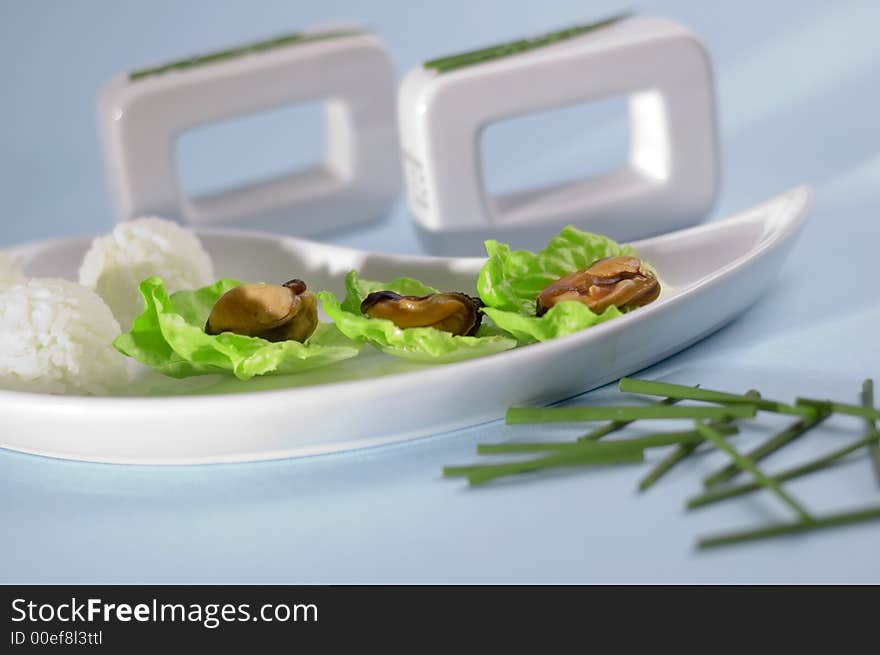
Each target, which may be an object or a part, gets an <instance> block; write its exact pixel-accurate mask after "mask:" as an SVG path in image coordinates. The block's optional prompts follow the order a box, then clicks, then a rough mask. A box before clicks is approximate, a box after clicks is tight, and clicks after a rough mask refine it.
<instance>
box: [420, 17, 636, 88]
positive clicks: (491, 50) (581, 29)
mask: <svg viewBox="0 0 880 655" xmlns="http://www.w3.org/2000/svg"><path fill="white" fill-rule="evenodd" d="M630 16H631V14H629V13H625V14H618V15H615V16H610V17H609V18H605V19H604V20H600V21H597V22H595V23H589V24H587V25H574V26H572V27H568V28H566V29H563V30H558V31H556V32H550V33H548V34H543V35H541V36H537V37H533V38H530V39H517V40H515V41H508V42H507V43H499V44H496V45H491V46H487V47H485V48H479V49H477V50H469V51H467V52H461V53H458V54H455V55H448V56H446V57H439V58H437V59H430V60H428V61H426V62H425V63H424V67H425V68H430V69H433V70H435V71H437V72H438V73H446V72H448V71H452V70H456V69H458V68H463V67H465V66H474V65H476V64H481V63H483V62H487V61H492V60H494V59H500V58H502V57H509V56H510V55H516V54H520V53H522V52H528V51H530V50H535V49H537V48H542V47H544V46H549V45H553V44H554V43H558V42H560V41H565V40H567V39H572V38H575V37H578V36H583V35H584V34H587V33H589V32H594V31H596V30H598V29H601V28H603V27H607V26H608V25H612V24H614V23H616V22H618V21H621V20H623V19H624V18H629V17H630Z"/></svg>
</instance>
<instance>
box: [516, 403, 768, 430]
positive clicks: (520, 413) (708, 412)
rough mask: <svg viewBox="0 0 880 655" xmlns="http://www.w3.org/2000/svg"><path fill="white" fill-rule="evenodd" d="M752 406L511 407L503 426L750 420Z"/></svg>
mask: <svg viewBox="0 0 880 655" xmlns="http://www.w3.org/2000/svg"><path fill="white" fill-rule="evenodd" d="M754 415H755V406H754V405H735V406H730V407H690V406H689V407H671V406H670V407H664V406H661V405H650V406H648V407H511V408H510V409H508V410H507V423H508V424H511V425H513V424H517V423H566V422H577V421H631V420H635V419H666V418H685V419H712V420H719V421H720V420H725V419H729V418H751V417H753V416H754Z"/></svg>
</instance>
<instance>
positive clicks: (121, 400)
mask: <svg viewBox="0 0 880 655" xmlns="http://www.w3.org/2000/svg"><path fill="white" fill-rule="evenodd" d="M808 205H809V192H808V190H807V189H806V188H799V189H794V190H792V191H790V192H788V193H786V194H784V195H782V196H779V197H777V198H774V199H772V200H770V201H768V202H765V203H764V204H762V205H759V206H757V207H755V208H753V209H750V210H748V211H745V212H742V213H740V214H739V215H736V216H733V217H731V218H728V219H726V220H722V221H716V222H712V223H709V224H707V225H703V226H699V227H695V228H690V229H687V230H682V231H679V232H674V233H671V234H666V235H663V236H660V237H656V238H652V239H647V240H644V241H640V242H636V243H634V244H633V246H635V247H636V249H637V250H638V251H639V253H640V254H641V255H642V256H643V257H645V258H646V259H647V260H648V261H650V262H651V263H652V264H653V265H654V266H655V267H656V270H657V271H658V273H659V275H660V277H661V279H662V280H663V282H664V288H665V291H664V293H663V295H662V296H661V297H660V298H659V299H658V300H657V301H655V302H653V303H651V304H650V305H646V306H644V307H641V308H639V309H637V310H635V311H632V312H630V313H627V314H626V315H624V316H622V317H620V318H617V319H615V320H613V321H608V322H606V323H602V324H600V325H597V326H595V327H591V328H587V329H585V330H582V331H581V332H578V333H576V334H572V335H570V336H566V337H562V338H559V339H554V340H551V341H546V342H544V343H538V344H534V345H529V346H523V347H519V348H516V349H514V350H510V351H507V352H502V353H498V354H495V355H489V356H487V357H482V358H479V359H473V360H469V361H464V362H458V363H454V364H440V365H433V366H431V365H424V364H414V363H411V362H406V361H403V360H399V359H394V358H392V357H390V356H388V355H384V354H382V353H380V352H378V351H375V350H373V349H372V348H370V347H366V348H365V349H364V352H363V353H362V354H361V355H359V356H358V357H356V358H354V359H351V360H347V361H344V362H340V363H338V364H335V365H333V366H330V367H326V368H322V369H317V370H315V371H312V372H307V373H300V374H297V375H285V376H275V377H263V378H254V379H252V380H249V381H247V382H244V381H240V380H236V379H235V378H231V377H220V376H205V377H202V378H191V379H189V380H172V379H170V378H163V377H161V376H159V375H158V374H155V373H152V371H148V370H145V376H144V377H143V378H142V379H141V380H139V381H138V382H137V383H135V384H134V385H133V386H132V387H130V388H126V389H121V390H119V394H120V395H119V396H117V397H101V398H93V397H75V396H74V397H71V396H52V395H47V394H36V393H24V392H15V391H0V417H2V420H3V429H2V430H0V446H2V447H4V448H10V449H13V450H20V451H24V452H29V453H36V454H41V455H49V456H53V457H63V458H69V459H81V460H91V461H102V462H123V463H140V464H147V463H154V464H187V463H211V462H229V461H246V460H259V459H272V458H280V457H292V456H298V455H313V454H318V453H327V452H332V451H340V450H346V449H351V448H361V447H365V446H375V445H379V444H387V443H394V442H400V441H405V440H408V439H414V438H416V437H422V436H427V435H431V434H438V433H442V432H445V431H449V430H455V429H457V428H462V427H465V426H470V425H475V424H478V423H482V422H484V421H490V420H493V419H498V418H501V417H502V416H503V415H504V412H505V410H506V408H507V407H508V406H510V405H522V404H543V403H548V402H553V401H557V400H560V399H562V398H568V397H570V396H573V395H575V394H577V393H579V392H582V391H587V390H589V389H592V388H594V387H597V386H600V385H602V384H606V383H608V382H612V381H614V380H616V379H618V378H619V377H621V376H623V375H628V374H631V373H633V372H635V371H637V370H639V369H641V368H644V367H645V366H648V365H650V364H653V363H654V362H657V361H659V360H661V359H663V358H664V357H668V356H669V355H672V354H673V353H675V352H677V351H679V350H681V349H683V348H685V347H687V346H688V345H690V344H692V343H694V342H695V341H697V340H698V339H701V338H703V337H705V336H707V335H709V334H711V333H712V332H713V331H714V330H717V329H718V328H720V327H721V326H722V325H724V324H726V323H728V322H729V321H731V320H733V319H734V318H737V317H739V316H740V315H741V314H742V313H743V312H744V311H745V310H746V309H747V308H748V307H749V306H750V305H751V304H752V303H753V302H755V300H757V299H758V297H759V296H760V295H761V293H762V292H763V291H764V290H765V289H767V288H768V287H769V285H770V284H772V282H773V280H774V278H775V277H776V274H777V272H778V271H779V269H780V267H781V266H782V263H783V261H784V260H785V257H786V255H787V254H788V252H789V251H790V250H791V248H792V246H793V244H794V241H795V236H796V235H797V234H798V232H799V231H800V228H801V226H802V225H803V222H804V220H805V218H806V213H807V209H808ZM199 236H200V237H201V239H202V242H203V243H204V245H205V247H206V248H207V250H208V251H209V252H210V254H211V255H212V257H213V258H214V261H215V263H216V268H217V273H218V275H222V276H224V277H225V276H229V277H236V278H239V279H245V280H261V279H270V280H271V279H277V280H282V279H288V278H290V277H291V276H293V275H296V276H298V277H301V278H302V279H305V280H307V281H308V284H309V286H310V287H311V288H313V289H322V288H324V289H329V290H331V291H333V292H334V293H337V294H341V293H342V292H343V286H344V285H343V278H344V276H345V273H346V272H347V271H348V270H350V269H357V270H358V271H360V272H361V274H362V275H363V276H364V278H367V279H375V280H390V279H392V278H395V277H398V276H404V275H405V276H412V277H415V278H419V279H421V280H424V281H425V282H426V283H428V284H431V285H433V286H435V287H438V288H441V289H449V290H456V291H466V292H467V291H470V292H473V290H474V285H475V283H476V277H477V273H478V271H479V270H480V267H481V266H482V264H483V259H480V258H440V257H411V256H395V255H384V254H378V253H369V252H363V251H359V250H351V249H348V248H340V247H337V246H331V245H326V244H320V243H315V242H312V241H305V240H302V239H296V238H292V237H287V238H279V237H277V236H270V235H265V234H249V233H245V232H234V231H223V230H216V229H214V230H200V231H199ZM89 241H90V240H89V239H87V238H77V239H66V240H58V241H49V242H43V243H36V244H31V245H28V246H22V247H20V248H17V249H15V250H14V251H13V252H12V254H13V255H14V256H19V257H21V258H22V259H23V261H24V264H25V269H26V272H27V273H28V274H29V275H32V276H60V277H67V278H73V279H75V278H76V271H77V268H78V266H79V263H80V261H81V259H82V256H83V254H84V252H85V251H86V249H87V248H88V246H89Z"/></svg>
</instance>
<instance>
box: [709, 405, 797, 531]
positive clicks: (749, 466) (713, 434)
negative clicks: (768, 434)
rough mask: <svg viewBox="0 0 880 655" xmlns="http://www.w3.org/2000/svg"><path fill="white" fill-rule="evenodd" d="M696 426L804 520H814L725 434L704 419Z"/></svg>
mask: <svg viewBox="0 0 880 655" xmlns="http://www.w3.org/2000/svg"><path fill="white" fill-rule="evenodd" d="M696 426H697V431H698V432H699V433H700V434H701V435H703V436H704V437H705V438H706V439H707V440H709V441H711V442H712V443H714V444H715V446H716V447H718V448H719V449H721V450H723V451H724V452H725V453H727V454H728V455H730V457H731V458H733V461H734V462H736V464H737V466H739V467H740V468H741V469H743V470H744V471H748V472H749V473H751V474H752V475H753V476H755V480H756V481H757V482H759V483H760V484H761V485H762V486H764V487H766V488H767V489H769V490H770V491H772V492H773V493H774V494H776V496H777V497H778V498H779V499H780V500H781V501H782V502H784V503H785V504H786V505H788V506H789V507H790V508H791V509H792V510H794V512H795V513H796V514H797V515H798V516H799V517H800V518H801V520H802V521H808V522H809V521H812V520H813V517H812V516H810V513H809V512H808V511H807V510H806V509H805V508H804V507H803V506H802V505H801V504H800V503H799V502H797V501H796V500H795V499H794V498H793V497H792V496H791V495H790V494H788V493H787V492H786V491H785V490H784V489H783V488H782V487H781V486H780V484H779V483H778V482H777V481H776V480H774V479H773V478H769V477H767V476H766V475H764V473H763V472H762V471H761V469H759V468H758V467H757V465H756V464H755V462H754V461H752V460H751V459H749V458H748V457H746V456H744V455H741V454H740V453H739V452H738V451H737V450H736V449H735V448H734V447H733V446H731V445H730V444H729V443H727V440H726V439H725V438H724V436H722V435H721V434H719V433H718V432H717V431H716V430H715V429H714V428H712V427H710V426H708V425H706V424H705V423H703V422H702V421H697V422H696Z"/></svg>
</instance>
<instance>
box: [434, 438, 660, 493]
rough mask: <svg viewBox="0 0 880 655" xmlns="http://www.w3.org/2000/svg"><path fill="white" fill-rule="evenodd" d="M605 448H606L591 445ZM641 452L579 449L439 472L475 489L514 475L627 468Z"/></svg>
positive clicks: (632, 450) (457, 467) (636, 460)
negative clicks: (575, 468)
mask: <svg viewBox="0 0 880 655" xmlns="http://www.w3.org/2000/svg"><path fill="white" fill-rule="evenodd" d="M595 445H597V446H598V445H602V446H605V445H609V444H595ZM644 458H645V454H644V451H642V450H640V449H638V448H616V449H604V450H603V451H598V452H597V451H595V450H593V451H587V452H584V451H583V449H580V450H578V451H575V452H563V453H554V454H552V455H547V456H544V457H537V458H535V459H530V460H525V461H522V462H507V463H504V464H489V465H476V466H448V467H446V468H444V469H443V475H444V476H446V477H454V476H464V477H467V479H468V482H470V484H471V486H477V485H480V484H484V483H486V482H489V481H490V480H494V479H496V478H500V477H504V476H507V475H514V474H518V473H527V472H530V471H538V470H543V469H548V468H557V467H563V466H602V465H612V464H630V463H637V462H642V461H644Z"/></svg>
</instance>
